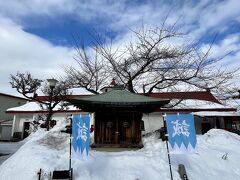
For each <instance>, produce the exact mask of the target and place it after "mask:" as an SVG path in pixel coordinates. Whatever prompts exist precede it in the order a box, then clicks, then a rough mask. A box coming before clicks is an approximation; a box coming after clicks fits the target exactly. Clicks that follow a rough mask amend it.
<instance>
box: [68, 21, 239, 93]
mask: <svg viewBox="0 0 240 180" xmlns="http://www.w3.org/2000/svg"><path fill="white" fill-rule="evenodd" d="M132 34H133V39H132V40H131V41H130V42H129V43H127V44H126V46H125V47H124V48H123V47H117V48H114V45H113V44H112V42H106V41H103V40H102V38H100V37H99V36H97V37H95V38H94V46H93V47H90V48H89V49H90V50H89V49H88V50H86V49H85V48H84V46H76V52H77V56H76V57H75V60H76V61H77V63H78V65H79V67H77V68H76V67H74V68H73V67H67V68H66V69H65V71H66V72H67V74H68V77H69V78H70V79H71V80H72V82H74V86H75V87H83V88H85V89H86V90H88V91H90V92H93V93H95V94H96V93H98V92H99V89H100V88H102V87H103V86H104V85H106V84H108V83H109V81H110V80H111V79H112V78H116V79H117V80H118V81H119V82H120V83H121V84H123V85H124V86H125V87H126V88H127V89H128V90H129V91H131V92H134V93H135V92H139V91H142V92H144V93H145V94H146V95H148V94H151V93H152V92H153V91H163V90H166V89H168V90H169V89H175V90H176V88H178V87H181V86H185V87H190V88H193V87H194V88H198V89H206V90H210V89H212V90H214V89H218V88H220V87H221V86H222V85H226V84H227V83H228V82H229V80H230V79H231V78H233V76H234V75H235V73H236V72H237V71H238V70H239V68H236V69H235V70H232V71H228V70H227V69H224V68H222V67H220V66H218V65H217V64H218V63H219V62H220V61H221V60H222V58H219V59H211V58H209V54H210V52H211V46H212V44H213V43H212V44H211V45H210V46H209V48H208V49H207V50H206V51H205V52H202V51H201V48H199V47H198V46H197V45H194V43H192V44H191V43H187V42H186V41H184V37H185V35H184V34H182V33H179V32H178V31H177V30H176V28H175V25H173V26H169V27H166V26H165V24H163V25H162V26H161V27H156V28H145V27H143V28H141V29H140V30H138V31H132ZM179 38H182V40H183V43H177V42H179ZM92 52H95V56H92V55H91V54H90V53H92Z"/></svg>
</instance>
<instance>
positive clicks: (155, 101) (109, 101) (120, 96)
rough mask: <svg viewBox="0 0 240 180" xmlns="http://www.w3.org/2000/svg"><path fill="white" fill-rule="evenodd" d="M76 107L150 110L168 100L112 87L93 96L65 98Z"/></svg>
mask: <svg viewBox="0 0 240 180" xmlns="http://www.w3.org/2000/svg"><path fill="white" fill-rule="evenodd" d="M67 101H68V102H70V103H71V104H73V105H75V106H77V107H78V108H80V109H82V110H84V111H87V112H95V111H138V112H152V111H153V110H155V109H158V108H160V107H163V106H164V105H165V104H168V103H169V100H166V99H160V98H152V97H147V96H143V95H138V94H134V93H131V92H129V91H127V90H124V89H112V90H111V91H109V92H106V93H103V94H98V95H94V96H88V97H82V98H73V99H67Z"/></svg>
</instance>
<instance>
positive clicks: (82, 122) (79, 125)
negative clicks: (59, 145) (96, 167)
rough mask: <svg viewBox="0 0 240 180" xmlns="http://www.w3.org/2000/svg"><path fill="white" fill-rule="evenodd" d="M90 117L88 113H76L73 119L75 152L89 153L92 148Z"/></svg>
mask: <svg viewBox="0 0 240 180" xmlns="http://www.w3.org/2000/svg"><path fill="white" fill-rule="evenodd" d="M89 128H90V118H89V116H88V115H74V116H73V120H72V138H73V139H72V146H73V149H74V151H75V152H80V153H81V154H82V153H83V151H84V149H86V153H87V155H88V152H89V148H90V131H89Z"/></svg>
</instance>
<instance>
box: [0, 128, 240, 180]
mask: <svg viewBox="0 0 240 180" xmlns="http://www.w3.org/2000/svg"><path fill="white" fill-rule="evenodd" d="M64 126H65V125H64V123H63V124H59V125H58V126H57V127H54V128H53V129H52V130H51V131H49V132H46V131H44V130H39V131H37V132H36V133H34V134H33V135H31V137H29V138H28V139H27V142H26V143H25V144H24V145H23V146H22V147H21V148H20V149H19V150H18V151H17V152H16V153H15V154H14V155H13V156H12V157H10V158H9V159H8V160H7V161H5V162H4V163H3V164H2V165H1V166H0V179H4V180H22V179H24V180H33V179H37V172H38V171H39V169H40V168H42V169H43V170H44V172H46V173H49V172H52V171H53V170H61V169H67V168H68V156H69V138H68V135H66V134H63V133H60V130H61V129H62V128H63V127H64ZM197 139H198V152H197V153H195V154H189V155H183V154H171V160H172V166H173V167H172V169H173V176H174V180H179V179H180V177H179V175H178V172H177V168H178V164H180V163H181V164H184V165H185V167H186V170H187V174H188V177H189V179H192V180H202V179H206V180H208V179H209V180H211V179H218V180H231V179H232V180H235V179H240V163H239V162H240V153H239V152H240V136H238V135H235V134H232V133H230V132H226V131H224V130H216V129H213V130H210V131H209V132H208V133H207V134H205V135H200V136H198V138H197ZM143 144H144V148H142V149H140V150H138V151H123V152H98V151H91V152H90V156H89V157H82V158H80V159H74V160H73V168H74V179H76V180H78V179H81V180H82V179H84V180H90V179H93V180H110V179H111V180H112V179H114V180H120V179H121V180H122V179H124V180H125V179H127V180H137V179H138V180H148V179H150V180H155V179H156V180H157V179H158V180H159V179H163V180H165V179H170V175H169V166H168V159H167V152H166V148H165V147H166V146H165V143H164V142H162V141H161V140H160V139H158V134H153V135H152V136H150V137H146V138H144V139H143ZM226 153H228V155H227V158H226V159H222V156H223V155H224V154H226Z"/></svg>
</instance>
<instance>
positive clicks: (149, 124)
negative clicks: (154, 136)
mask: <svg viewBox="0 0 240 180" xmlns="http://www.w3.org/2000/svg"><path fill="white" fill-rule="evenodd" d="M142 120H143V121H144V126H145V132H144V133H148V132H154V131H156V130H158V129H160V128H161V127H163V116H162V113H158V112H156V113H149V114H143V117H142Z"/></svg>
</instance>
